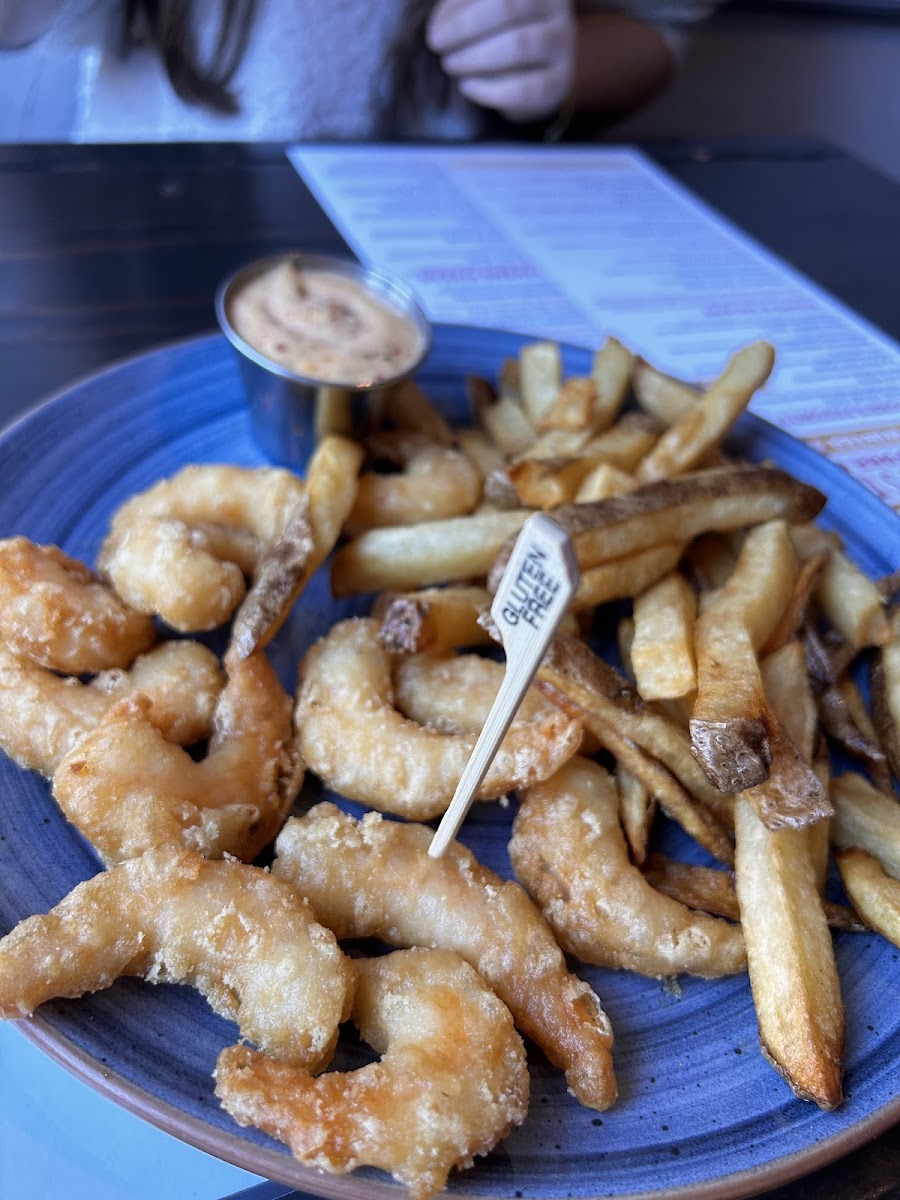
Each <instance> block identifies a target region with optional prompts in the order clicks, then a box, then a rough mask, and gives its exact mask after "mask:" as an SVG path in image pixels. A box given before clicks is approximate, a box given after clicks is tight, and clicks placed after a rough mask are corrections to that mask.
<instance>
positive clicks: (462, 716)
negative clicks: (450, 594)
mask: <svg viewBox="0 0 900 1200" xmlns="http://www.w3.org/2000/svg"><path fill="white" fill-rule="evenodd" d="M504 671H505V667H504V665H503V663H499V662H494V660H493V659H490V658H482V656H481V655H480V654H435V653H432V652H430V651H425V652H424V653H422V654H406V655H403V656H401V657H398V658H397V660H396V662H395V663H394V669H393V673H392V677H393V684H394V695H395V702H396V705H397V708H398V709H399V710H400V712H402V713H403V715H404V716H405V717H409V718H410V720H412V721H416V722H417V723H418V724H419V725H427V726H428V728H429V729H437V730H439V731H440V732H441V733H474V734H475V735H476V736H477V735H478V734H479V733H481V730H482V729H483V728H484V723H485V721H486V720H487V717H488V713H489V712H490V711H491V705H492V704H493V703H494V700H495V699H496V696H497V692H498V690H499V688H500V684H501V683H502V682H503V674H504ZM555 708H556V705H554V704H552V703H551V701H549V700H546V699H545V698H544V697H543V696H542V695H541V693H540V692H539V691H538V690H537V688H529V690H528V691H527V692H526V693H525V698H524V699H523V701H522V704H521V706H520V708H519V711H518V713H517V714H516V720H517V721H539V720H547V719H548V718H552V717H553V715H554V709H555Z"/></svg>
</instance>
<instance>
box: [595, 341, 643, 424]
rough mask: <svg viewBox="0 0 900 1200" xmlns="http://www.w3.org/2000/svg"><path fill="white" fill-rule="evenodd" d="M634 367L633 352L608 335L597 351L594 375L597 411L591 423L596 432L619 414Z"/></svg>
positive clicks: (610, 422)
mask: <svg viewBox="0 0 900 1200" xmlns="http://www.w3.org/2000/svg"><path fill="white" fill-rule="evenodd" d="M633 368H634V355H633V354H632V353H631V351H630V350H626V348H625V347H624V346H623V345H622V343H621V342H620V341H618V339H616V338H614V337H608V338H607V339H606V341H605V342H604V343H603V345H602V346H601V347H600V349H599V350H598V351H597V352H596V354H595V355H594V362H593V365H592V367H591V377H592V378H593V380H594V411H593V413H592V417H591V427H592V429H593V430H594V432H595V433H600V432H601V431H602V430H604V429H607V428H608V427H609V426H610V425H612V423H613V421H615V419H616V417H617V416H618V415H619V410H620V409H621V407H622V405H623V403H624V401H625V397H626V396H627V395H628V388H629V385H630V383H631V373H632V370H633Z"/></svg>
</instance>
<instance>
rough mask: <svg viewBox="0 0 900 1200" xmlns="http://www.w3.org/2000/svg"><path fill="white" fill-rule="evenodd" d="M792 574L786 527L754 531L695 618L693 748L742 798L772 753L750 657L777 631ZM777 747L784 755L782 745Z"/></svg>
mask: <svg viewBox="0 0 900 1200" xmlns="http://www.w3.org/2000/svg"><path fill="white" fill-rule="evenodd" d="M796 575H797V559H796V555H795V554H794V550H793V547H792V545H791V541H790V538H789V537H788V533H787V528H786V526H785V524H784V522H783V521H769V522H767V523H766V524H763V525H758V526H757V527H756V528H754V529H752V530H751V531H750V533H749V534H748V535H747V539H746V541H745V543H744V546H743V549H742V550H741V553H740V556H739V557H738V561H737V565H736V566H735V569H734V572H733V574H732V575H731V577H730V579H729V580H728V582H727V583H726V584H725V586H724V587H723V588H722V589H721V590H720V591H719V592H718V594H717V595H716V598H715V600H714V601H713V602H712V603H711V604H710V605H709V607H708V608H706V610H705V611H704V612H703V613H702V614H701V616H700V617H699V619H698V620H697V625H696V632H695V644H696V653H697V699H696V701H695V703H694V709H693V713H692V716H691V744H692V746H693V749H694V753H695V754H696V756H697V758H698V761H699V762H700V763H701V765H702V767H703V769H704V771H705V772H706V774H707V777H708V778H709V779H710V781H711V782H712V783H714V784H715V785H716V786H717V787H719V788H721V789H722V791H723V792H742V791H744V790H746V789H747V788H750V787H754V786H756V785H757V784H760V783H762V782H763V780H765V779H766V778H767V777H768V774H769V765H770V763H771V755H772V750H771V747H770V745H769V730H768V727H767V726H768V718H767V715H766V703H765V694H764V692H763V687H762V682H761V680H760V675H759V667H758V664H757V659H756V651H757V650H758V648H759V647H760V646H761V645H763V644H764V643H765V642H766V640H767V639H768V637H769V636H770V635H771V632H772V630H773V629H774V628H775V625H776V623H777V621H778V619H779V617H780V616H781V614H782V612H783V610H784V607H785V605H786V603H787V601H788V598H789V597H790V595H791V590H792V588H793V585H794V580H795V578H796ZM779 744H780V746H781V749H782V752H783V753H784V754H787V753H788V751H787V747H786V745H785V743H784V740H783V739H780V740H779Z"/></svg>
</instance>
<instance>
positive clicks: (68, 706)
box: [0, 641, 225, 776]
mask: <svg viewBox="0 0 900 1200" xmlns="http://www.w3.org/2000/svg"><path fill="white" fill-rule="evenodd" d="M224 683H225V675H224V672H223V671H222V668H221V666H220V665H219V660H218V658H216V656H215V655H214V654H213V652H212V651H211V650H208V649H207V648H206V646H202V645H200V643H199V642H182V641H174V642H162V643H160V645H158V646H154V648H153V649H152V650H149V651H148V652H147V653H146V654H144V655H142V656H141V657H140V658H138V659H136V660H135V662H134V663H133V664H132V666H131V668H130V669H129V670H127V671H122V670H110V671H103V672H101V673H100V674H99V675H96V676H95V677H94V678H93V679H92V680H91V682H90V683H82V682H81V681H80V680H79V679H74V678H66V679H63V678H61V677H60V676H59V675H55V674H54V673H53V672H52V671H48V670H47V669H46V668H44V667H41V666H38V665H37V664H36V663H33V662H31V661H29V660H28V659H25V658H21V657H20V656H19V655H16V654H12V653H10V652H9V651H8V650H5V649H3V647H2V646H0V748H2V749H3V750H4V751H5V752H6V753H7V754H8V755H9V756H10V758H12V759H13V760H14V761H15V762H17V763H18V764H19V766H20V767H26V768H28V769H30V770H33V771H40V772H41V774H42V775H47V776H50V775H52V774H53V773H54V771H55V770H56V768H57V767H58V766H59V764H60V762H61V761H62V759H63V758H64V757H65V756H66V755H67V754H69V753H71V752H72V751H73V750H74V749H75V747H76V746H77V745H78V744H79V742H81V741H82V740H83V739H84V738H86V737H87V736H88V734H89V733H91V731H92V730H94V729H95V728H96V727H97V725H98V724H99V723H100V722H101V721H102V720H103V718H104V717H105V716H106V714H107V713H108V712H109V711H110V709H111V708H112V707H113V705H115V704H116V703H117V702H118V701H119V700H121V699H123V698H125V697H129V696H134V695H136V694H138V693H140V694H141V695H142V696H144V697H145V703H146V704H147V705H149V707H148V709H147V719H148V720H149V721H151V722H152V723H153V725H154V726H155V727H156V728H157V729H158V730H159V735H160V737H162V738H165V739H166V740H167V741H169V742H176V743H178V744H179V745H183V746H190V745H191V744H192V743H194V742H198V741H200V740H201V739H203V738H205V737H207V736H208V735H209V731H210V729H211V727H212V718H213V712H214V710H215V706H216V702H217V700H218V696H219V693H220V692H221V690H222V687H223V685H224ZM179 753H180V751H179Z"/></svg>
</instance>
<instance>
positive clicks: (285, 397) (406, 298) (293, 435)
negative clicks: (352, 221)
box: [215, 251, 431, 471]
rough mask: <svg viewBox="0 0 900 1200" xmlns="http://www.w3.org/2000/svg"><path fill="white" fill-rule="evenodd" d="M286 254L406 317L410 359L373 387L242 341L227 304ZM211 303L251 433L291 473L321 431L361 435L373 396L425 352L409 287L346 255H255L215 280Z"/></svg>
mask: <svg viewBox="0 0 900 1200" xmlns="http://www.w3.org/2000/svg"><path fill="white" fill-rule="evenodd" d="M286 258H293V259H295V260H296V261H297V262H298V263H299V264H300V267H301V269H303V270H308V271H328V272H331V273H333V274H335V275H343V276H345V277H347V278H348V279H352V280H354V281H355V282H356V283H359V284H361V285H362V286H363V287H364V288H366V289H367V290H368V291H370V292H372V293H373V294H374V295H375V296H377V297H379V298H380V299H382V300H384V301H385V302H386V303H387V304H389V305H391V306H392V307H393V308H395V309H397V310H398V311H399V312H400V313H401V314H403V315H404V316H406V317H408V318H409V319H410V320H411V321H412V323H413V325H414V327H415V329H416V332H417V333H418V336H419V341H420V349H419V353H418V354H417V355H416V358H415V360H414V361H413V362H411V363H409V364H408V366H406V367H405V368H404V369H403V371H401V372H398V374H396V375H393V376H391V377H390V378H387V379H380V380H379V381H378V383H376V384H367V383H365V384H357V385H347V384H345V383H341V384H336V383H334V382H332V381H330V380H327V379H313V378H310V377H307V376H304V375H297V374H296V373H295V372H293V371H290V370H288V368H287V367H283V366H281V364H280V363H277V362H273V361H272V359H270V358H267V357H266V356H265V355H264V354H261V353H260V352H259V351H258V350H256V349H254V347H253V346H251V345H250V344H249V343H248V342H245V341H244V339H243V338H242V337H241V336H240V335H239V334H238V333H237V332H236V331H235V329H234V327H233V325H232V324H231V320H230V318H229V315H228V313H229V306H230V301H231V299H232V297H233V296H234V295H235V294H236V293H237V292H238V291H240V289H241V288H242V287H244V286H245V285H246V284H247V283H249V281H250V280H251V279H253V278H255V277H256V276H257V275H259V274H261V273H262V272H263V271H267V270H269V269H270V268H272V267H274V266H276V265H277V264H278V263H280V262H283V261H284V260H285V259H286ZM215 303H216V318H217V319H218V322H219V326H220V328H221V330H222V332H223V333H224V334H225V336H226V337H227V338H228V340H229V342H230V343H231V345H232V346H233V347H234V349H235V351H236V353H237V361H238V367H239V370H240V373H241V379H242V381H243V385H244V392H245V394H246V398H247V406H248V410H249V414H250V424H251V428H252V431H253V437H254V439H255V440H256V442H257V444H258V446H259V447H260V449H261V450H262V452H263V454H265V456H266V457H267V458H268V459H269V460H270V461H271V462H273V463H277V464H278V465H279V466H285V467H291V468H292V469H294V470H300V471H302V470H303V469H304V468H305V467H306V464H307V461H308V460H309V457H310V455H311V454H312V452H313V451H314V450H315V448H316V444H317V442H318V441H320V440H321V438H322V437H324V436H325V435H326V434H328V433H343V434H348V435H350V436H354V435H357V436H359V435H362V434H363V433H364V432H365V430H366V427H367V423H368V416H369V413H370V412H371V411H372V408H373V406H375V405H377V403H378V400H379V397H380V396H381V395H382V394H383V393H384V392H385V391H386V390H387V389H388V388H391V387H393V386H394V385H395V384H396V383H398V382H399V381H400V380H401V379H405V378H407V376H409V375H411V374H412V373H413V372H414V371H416V370H418V368H419V367H420V366H421V364H422V362H423V361H424V359H425V358H426V357H427V356H428V353H429V351H430V349H431V324H430V322H429V320H428V318H427V317H426V316H425V313H424V312H423V311H422V309H421V308H420V306H419V304H418V302H417V301H416V299H415V297H414V295H413V293H412V292H411V291H410V289H409V288H408V287H407V286H406V285H405V284H404V283H402V282H401V281H400V280H398V279H393V278H391V277H390V276H389V275H385V274H383V273H382V272H381V271H377V270H371V269H370V268H369V267H364V266H362V264H360V263H358V262H355V261H354V260H353V259H348V258H339V257H332V256H330V255H324V254H298V253H295V252H293V251H286V252H285V253H284V254H276V255H272V256H271V257H269V258H264V259H258V260H257V261H255V262H252V263H250V264H248V265H247V266H245V267H242V268H241V269H240V270H238V271H236V272H235V273H234V274H233V275H230V276H229V277H228V278H227V279H225V280H224V281H223V282H222V283H221V284H220V285H219V287H218V289H217V291H216V302H215Z"/></svg>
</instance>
